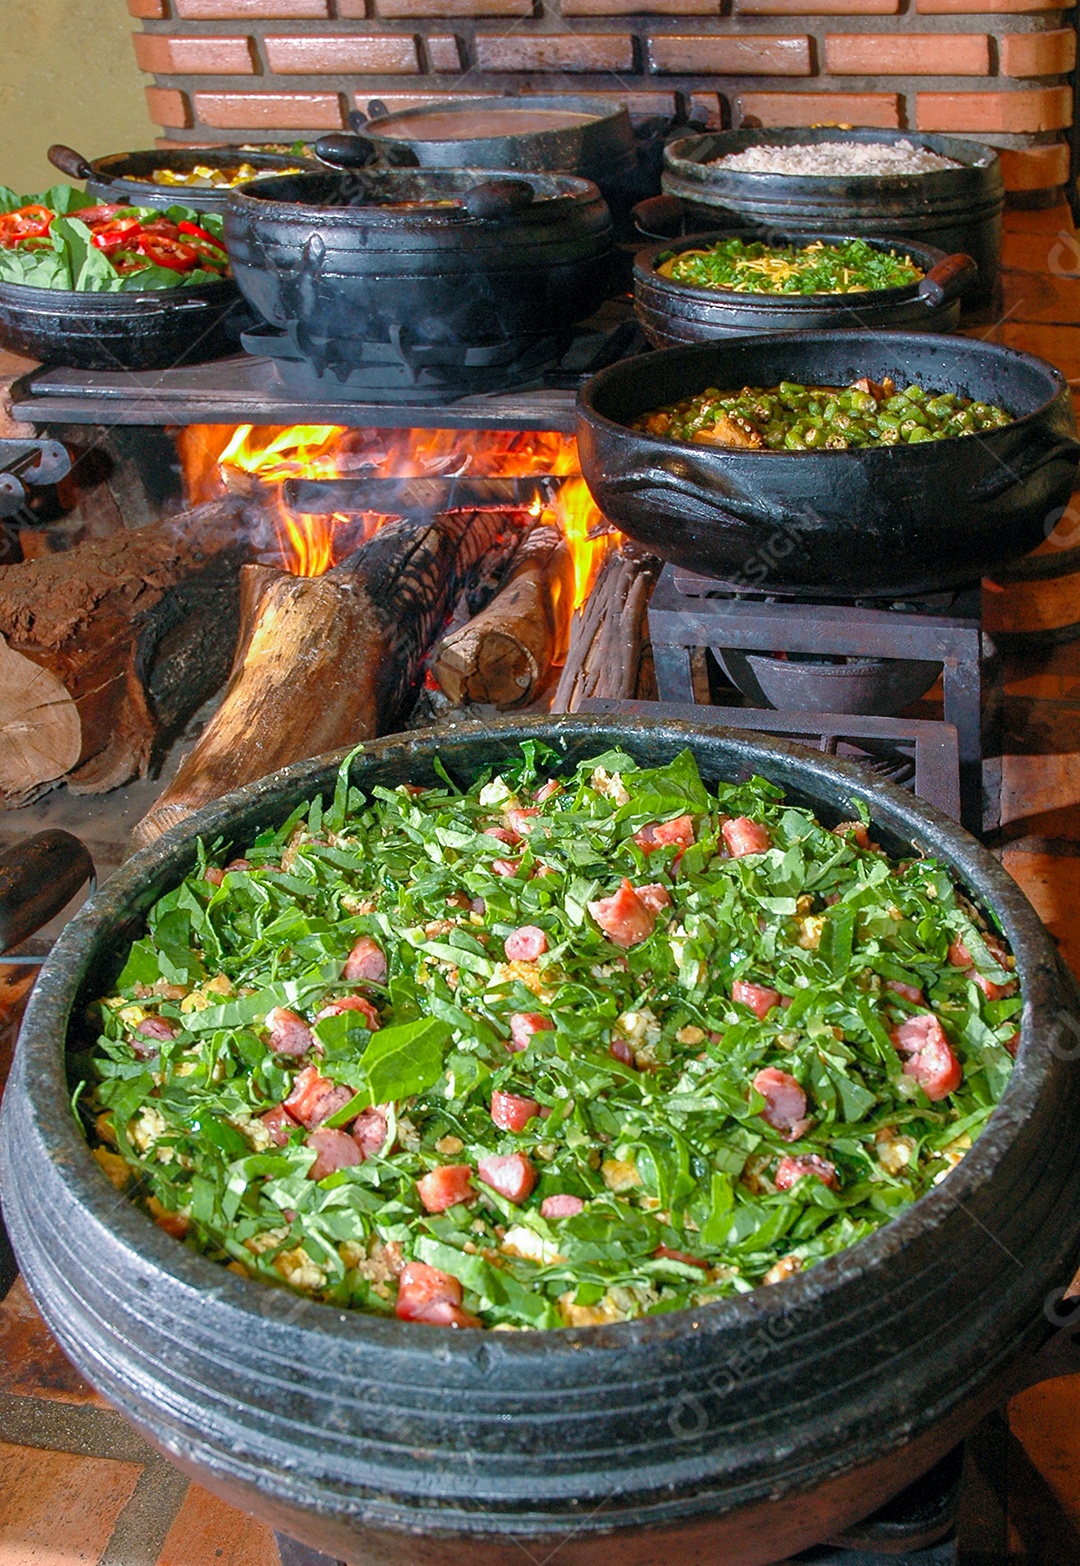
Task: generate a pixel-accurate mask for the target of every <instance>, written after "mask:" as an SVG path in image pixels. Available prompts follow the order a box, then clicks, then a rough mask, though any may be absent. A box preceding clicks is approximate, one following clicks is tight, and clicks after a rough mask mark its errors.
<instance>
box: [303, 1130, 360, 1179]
mask: <svg viewBox="0 0 1080 1566" xmlns="http://www.w3.org/2000/svg"><path fill="white" fill-rule="evenodd" d="M307 1145H308V1147H313V1148H314V1149H315V1152H316V1155H317V1156H316V1159H315V1162H314V1163H313V1164H312V1166H311V1168H310V1169H309V1170H308V1179H309V1180H325V1179H326V1177H327V1175H331V1174H334V1173H335V1172H336V1171H337V1170H338V1169H351V1168H352V1167H353V1166H354V1165H356V1164H358V1163H359V1162H360V1159H361V1155H360V1149H359V1148H358V1147H357V1145H356V1143H355V1142H354V1141H353V1139H352V1137H351V1136H350V1135H349V1133H348V1132H347V1131H331V1130H329V1129H328V1128H327V1127H326V1126H324V1127H323V1128H322V1129H321V1130H320V1131H313V1132H312V1133H311V1135H310V1136H309V1137H308V1138H307Z"/></svg>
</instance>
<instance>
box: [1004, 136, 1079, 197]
mask: <svg viewBox="0 0 1080 1566" xmlns="http://www.w3.org/2000/svg"><path fill="white" fill-rule="evenodd" d="M998 157H999V158H1000V159H1001V176H1002V178H1003V179H1004V181H1005V189H1006V190H1049V189H1050V188H1051V187H1052V186H1054V185H1064V183H1065V181H1066V180H1067V179H1068V177H1069V149H1068V147H1066V146H1065V145H1064V143H1063V142H1055V143H1054V144H1053V146H1051V147H1022V148H1014V147H1009V148H999V149H998Z"/></svg>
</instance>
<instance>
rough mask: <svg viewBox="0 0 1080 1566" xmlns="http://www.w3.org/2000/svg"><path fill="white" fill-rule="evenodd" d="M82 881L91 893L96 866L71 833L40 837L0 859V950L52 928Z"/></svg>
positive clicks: (25, 841)
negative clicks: (89, 884)
mask: <svg viewBox="0 0 1080 1566" xmlns="http://www.w3.org/2000/svg"><path fill="white" fill-rule="evenodd" d="M84 881H89V882H90V883H91V889H93V884H94V861H93V860H92V859H91V857H90V854H89V851H88V850H87V848H86V847H85V845H84V844H82V843H81V842H80V841H79V839H78V838H77V837H73V836H72V834H71V833H70V832H60V831H56V830H53V831H50V832H38V833H37V834H36V835H35V836H34V837H27V838H24V839H23V840H22V842H21V843H16V844H15V846H14V847H13V848H9V849H7V850H5V852H4V853H2V854H0V951H4V950H6V949H7V948H8V947H11V946H17V945H18V944H19V942H20V941H25V940H26V938H27V936H29V935H33V933H34V931H35V930H40V928H41V926H42V925H43V924H48V922H49V920H50V919H52V918H53V917H54V915H56V914H58V913H59V912H60V910H61V909H62V908H64V907H65V906H66V905H67V904H68V903H69V902H70V901H71V899H72V898H73V897H74V896H75V893H76V892H77V891H78V890H79V887H80V886H82V884H83V882H84Z"/></svg>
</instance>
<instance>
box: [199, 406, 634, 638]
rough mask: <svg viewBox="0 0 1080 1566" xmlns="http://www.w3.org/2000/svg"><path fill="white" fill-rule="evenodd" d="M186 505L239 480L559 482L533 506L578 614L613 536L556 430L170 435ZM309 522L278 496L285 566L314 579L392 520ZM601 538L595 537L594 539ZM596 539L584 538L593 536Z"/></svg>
mask: <svg viewBox="0 0 1080 1566" xmlns="http://www.w3.org/2000/svg"><path fill="white" fill-rule="evenodd" d="M177 448H178V450H179V453H180V460H181V466H182V468H183V471H184V477H185V485H186V492H187V499H188V502H189V504H192V505H196V504H198V503H200V502H201V501H204V500H209V499H212V498H213V497H214V496H215V495H220V494H221V493H222V492H223V490H225V489H227V488H236V487H237V481H238V476H239V475H247V476H248V477H249V478H250V479H253V480H257V481H258V482H259V484H260V485H262V486H263V488H264V492H265V490H271V491H272V489H273V488H274V487H278V486H280V485H281V484H283V483H284V481H285V480H286V479H290V478H342V477H348V476H349V475H350V474H358V473H363V474H365V475H367V476H370V477H379V478H430V477H447V478H450V477H461V476H463V475H465V474H471V475H474V476H482V477H489V478H530V477H533V476H539V475H552V476H554V477H565V478H566V483H564V484H563V485H562V487H561V489H560V490H559V493H558V494H557V496H556V497H555V499H554V501H553V502H552V503H551V504H550V505H548V506H546V507H545V506H543V505H542V504H541V503H540V502H539V501H537V502H536V503H535V504H534V505H533V506H532V507H531V508H530V510H531V511H532V514H533V515H534V516H535V517H537V518H538V520H540V521H542V522H544V523H546V524H549V525H552V526H559V527H561V528H562V529H563V531H564V533H565V534H566V539H567V543H568V544H569V547H570V550H571V553H572V555H573V559H574V577H575V596H574V607H575V608H577V607H578V605H580V604H581V603H582V602H583V601H584V600H585V598H586V597H587V596H588V593H589V590H590V588H591V587H592V584H593V582H594V580H595V578H596V573H597V571H598V570H599V568H600V564H601V562H602V560H603V558H604V555H605V554H606V553H607V551H608V549H609V548H610V547H611V546H612V543H613V542H616V541H617V540H618V538H619V535H618V534H617V533H614V532H612V531H611V530H610V529H608V528H607V527H606V524H605V522H604V518H603V516H602V515H601V513H600V511H599V510H598V509H597V506H596V504H595V502H594V501H593V498H592V496H591V495H590V494H589V491H588V488H587V486H586V484H585V481H584V479H582V478H581V476H580V466H579V462H578V451H577V442H576V441H575V439H574V437H573V436H572V435H563V434H560V433H558V432H557V431H555V430H530V431H524V432H523V431H515V430H366V429H365V430H360V429H344V428H341V427H340V426H338V425H334V424H295V425H290V426H287V427H283V426H279V425H252V424H241V425H238V426H236V428H231V427H228V426H225V425H206V424H204V425H189V426H187V427H185V428H184V429H182V430H180V431H179V432H178V435H177ZM358 520H359V519H357V518H354V517H344V516H334V517H327V516H308V515H297V514H295V513H293V512H290V511H289V510H288V509H287V508H286V507H285V505H284V504H283V502H282V500H281V493H280V488H278V494H277V496H276V516H275V519H274V525H275V531H276V534H277V542H278V546H279V549H280V554H281V560H282V564H283V566H284V568H285V569H286V570H288V571H292V572H294V573H295V574H296V575H298V576H318V575H320V574H321V573H322V572H324V571H327V570H329V569H330V567H331V566H332V565H333V564H334V563H335V562H336V560H338V559H341V558H343V557H344V555H345V554H346V553H347V552H348V550H349V549H355V548H357V547H358V544H359V543H361V542H363V540H364V539H365V538H368V537H370V536H371V535H372V534H373V533H374V532H375V531H376V530H377V529H378V528H379V527H381V526H382V525H383V524H384V523H385V522H387V521H389V520H390V518H389V517H386V516H381V515H377V514H374V513H373V514H370V515H367V516H365V517H364V518H363V524H364V525H363V531H362V534H361V535H360V536H359V537H358V535H357V522H358ZM600 530H603V531H600ZM598 532H599V533H600V536H592V535H595V534H597V533H598Z"/></svg>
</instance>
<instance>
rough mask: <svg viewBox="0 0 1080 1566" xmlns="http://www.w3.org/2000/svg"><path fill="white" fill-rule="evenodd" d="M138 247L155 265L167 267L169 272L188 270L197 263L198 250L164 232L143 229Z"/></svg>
mask: <svg viewBox="0 0 1080 1566" xmlns="http://www.w3.org/2000/svg"><path fill="white" fill-rule="evenodd" d="M139 249H140V250H141V251H142V253H143V255H144V256H146V258H147V260H148V261H152V262H153V263H154V265H155V266H164V267H168V268H169V270H170V271H171V272H190V271H191V269H192V268H193V267H194V266H195V265H197V263H198V260H199V252H198V251H197V250H195V249H194V248H193V247H192V246H191V245H185V244H181V242H180V241H179V240H178V239H169V238H167V237H166V236H165V235H164V234H147V233H146V232H145V230H144V232H143V236H142V239H141V240H140V243H139Z"/></svg>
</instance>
